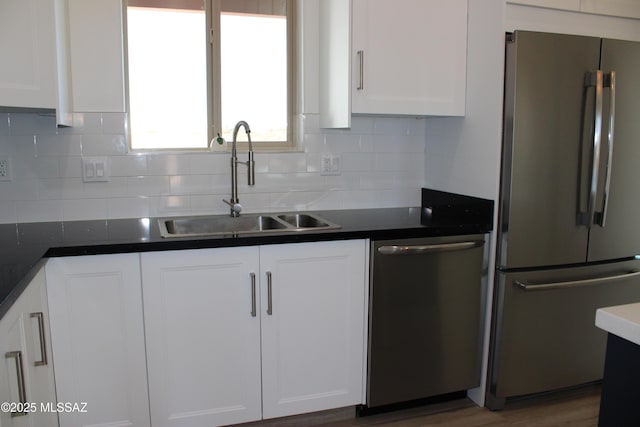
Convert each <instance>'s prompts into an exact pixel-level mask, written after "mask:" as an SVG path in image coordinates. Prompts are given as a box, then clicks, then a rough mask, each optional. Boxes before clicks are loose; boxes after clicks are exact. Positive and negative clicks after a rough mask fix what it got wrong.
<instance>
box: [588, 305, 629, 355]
mask: <svg viewBox="0 0 640 427" xmlns="http://www.w3.org/2000/svg"><path fill="white" fill-rule="evenodd" d="M596 326H597V327H599V328H600V329H604V330H605V331H607V332H608V333H610V334H614V335H616V336H618V337H620V338H624V339H625V340H627V341H631V342H632V343H634V344H637V345H640V303H634V304H624V305H617V306H613V307H605V308H600V309H598V310H597V311H596Z"/></svg>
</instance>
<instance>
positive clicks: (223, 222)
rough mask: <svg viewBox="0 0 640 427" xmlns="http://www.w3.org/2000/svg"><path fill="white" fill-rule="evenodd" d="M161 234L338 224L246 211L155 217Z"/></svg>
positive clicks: (306, 215) (246, 231) (286, 229)
mask: <svg viewBox="0 0 640 427" xmlns="http://www.w3.org/2000/svg"><path fill="white" fill-rule="evenodd" d="M158 225H159V227H160V234H161V235H162V237H164V238H169V237H190V236H191V237H193V236H222V235H238V234H262V233H269V232H279V233H282V232H293V233H295V232H301V231H310V230H331V229H338V228H340V226H339V225H337V224H334V223H331V222H329V221H327V220H326V219H324V218H322V217H320V216H318V215H316V214H310V213H279V214H246V215H241V216H239V217H235V218H234V217H232V216H227V215H215V216H196V217H179V218H163V219H159V220H158Z"/></svg>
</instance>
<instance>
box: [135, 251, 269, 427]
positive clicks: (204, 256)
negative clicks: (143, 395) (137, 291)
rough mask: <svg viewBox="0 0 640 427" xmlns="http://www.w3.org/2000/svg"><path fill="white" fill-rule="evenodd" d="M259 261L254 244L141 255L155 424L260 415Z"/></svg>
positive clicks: (194, 426)
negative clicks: (252, 246) (250, 245)
mask: <svg viewBox="0 0 640 427" xmlns="http://www.w3.org/2000/svg"><path fill="white" fill-rule="evenodd" d="M258 266H259V265H258V249H257V248H251V247H244V248H224V249H201V250H185V251H171V252H157V253H144V254H142V274H143V291H144V316H145V332H146V339H147V358H148V369H149V392H150V398H151V413H152V415H151V418H152V424H153V425H154V427H158V426H185V427H186V426H188V427H198V426H202V427H211V426H216V425H226V424H233V423H240V422H246V421H253V420H258V419H260V415H261V401H260V317H259V314H258V312H257V307H258V306H257V304H259V295H258V292H259V290H258V288H257V287H258V284H257V283H255V281H253V282H252V277H254V278H255V280H257V279H258V270H257V269H258ZM253 301H255V307H256V309H255V311H254V310H253V307H254V303H253ZM252 312H254V313H255V314H252Z"/></svg>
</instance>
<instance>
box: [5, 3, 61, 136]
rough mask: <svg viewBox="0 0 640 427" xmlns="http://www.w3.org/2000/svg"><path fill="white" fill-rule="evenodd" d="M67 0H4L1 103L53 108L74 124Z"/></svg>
mask: <svg viewBox="0 0 640 427" xmlns="http://www.w3.org/2000/svg"><path fill="white" fill-rule="evenodd" d="M65 6H66V2H65V1H64V0H3V1H2V2H0V56H1V57H2V66H1V67H0V107H9V108H10V109H11V108H33V109H55V110H56V116H57V117H56V118H57V123H58V124H59V125H65V126H68V125H71V120H72V119H71V114H70V113H71V92H70V90H71V89H70V86H69V84H70V83H69V68H68V37H67V31H66V7H65Z"/></svg>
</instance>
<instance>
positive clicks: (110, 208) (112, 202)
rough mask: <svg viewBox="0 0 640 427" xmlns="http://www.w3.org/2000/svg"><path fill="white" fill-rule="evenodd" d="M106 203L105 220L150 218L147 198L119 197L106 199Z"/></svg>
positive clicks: (148, 199)
mask: <svg viewBox="0 0 640 427" xmlns="http://www.w3.org/2000/svg"><path fill="white" fill-rule="evenodd" d="M106 202H107V212H106V218H107V219H118V218H145V217H149V216H152V214H151V209H150V198H149V197H120V198H113V199H107V200H106ZM99 218H101V217H99Z"/></svg>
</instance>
